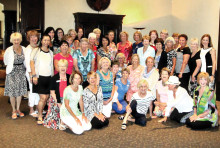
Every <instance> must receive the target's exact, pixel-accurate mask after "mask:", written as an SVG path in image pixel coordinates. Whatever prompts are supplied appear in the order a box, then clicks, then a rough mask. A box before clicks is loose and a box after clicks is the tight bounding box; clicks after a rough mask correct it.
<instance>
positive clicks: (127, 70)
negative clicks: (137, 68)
mask: <svg viewBox="0 0 220 148" xmlns="http://www.w3.org/2000/svg"><path fill="white" fill-rule="evenodd" d="M124 71H126V72H127V73H128V74H130V70H129V69H128V68H126V67H125V68H122V70H121V73H123V72H124Z"/></svg>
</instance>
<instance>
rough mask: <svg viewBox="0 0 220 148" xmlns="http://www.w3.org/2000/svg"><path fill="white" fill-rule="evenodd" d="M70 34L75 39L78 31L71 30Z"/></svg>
mask: <svg viewBox="0 0 220 148" xmlns="http://www.w3.org/2000/svg"><path fill="white" fill-rule="evenodd" d="M70 36H71V37H72V38H73V40H74V39H75V38H76V33H75V32H74V31H71V32H70Z"/></svg>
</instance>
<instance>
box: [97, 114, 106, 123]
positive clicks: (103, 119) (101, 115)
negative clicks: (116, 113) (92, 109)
mask: <svg viewBox="0 0 220 148" xmlns="http://www.w3.org/2000/svg"><path fill="white" fill-rule="evenodd" d="M97 118H98V119H99V120H101V121H102V122H104V121H105V116H104V115H103V114H99V115H98V116H97Z"/></svg>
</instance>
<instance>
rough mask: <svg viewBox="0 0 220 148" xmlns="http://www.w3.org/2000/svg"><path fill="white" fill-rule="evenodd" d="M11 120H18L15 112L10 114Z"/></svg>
mask: <svg viewBox="0 0 220 148" xmlns="http://www.w3.org/2000/svg"><path fill="white" fill-rule="evenodd" d="M11 118H12V119H13V120H15V119H17V118H18V116H17V112H16V111H15V112H12V116H11Z"/></svg>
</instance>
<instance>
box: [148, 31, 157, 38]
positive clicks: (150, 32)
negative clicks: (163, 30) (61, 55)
mask: <svg viewBox="0 0 220 148" xmlns="http://www.w3.org/2000/svg"><path fill="white" fill-rule="evenodd" d="M153 32H155V33H156V35H157V38H158V33H157V30H151V31H150V32H149V36H151V34H152V33H153Z"/></svg>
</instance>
